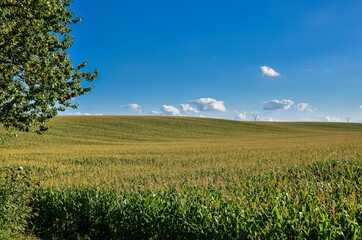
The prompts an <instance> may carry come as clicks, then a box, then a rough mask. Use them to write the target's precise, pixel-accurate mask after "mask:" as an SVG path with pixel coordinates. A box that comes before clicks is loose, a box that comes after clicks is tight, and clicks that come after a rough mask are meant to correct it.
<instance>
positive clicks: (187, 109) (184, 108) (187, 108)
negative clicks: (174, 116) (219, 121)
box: [180, 103, 200, 113]
mask: <svg viewBox="0 0 362 240" xmlns="http://www.w3.org/2000/svg"><path fill="white" fill-rule="evenodd" d="M180 105H181V108H182V111H184V112H194V113H198V112H200V111H199V110H197V109H196V108H193V107H191V106H190V104H187V103H186V104H180Z"/></svg>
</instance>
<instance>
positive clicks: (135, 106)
mask: <svg viewBox="0 0 362 240" xmlns="http://www.w3.org/2000/svg"><path fill="white" fill-rule="evenodd" d="M120 107H121V108H127V109H131V110H132V111H136V112H138V113H141V112H142V110H141V106H140V105H138V104H136V103H131V104H128V105H121V106H120Z"/></svg>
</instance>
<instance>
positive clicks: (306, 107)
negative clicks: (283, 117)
mask: <svg viewBox="0 0 362 240" xmlns="http://www.w3.org/2000/svg"><path fill="white" fill-rule="evenodd" d="M295 107H296V108H297V109H298V111H305V112H315V111H316V109H313V108H312V106H311V105H309V103H298V104H297V106H295Z"/></svg>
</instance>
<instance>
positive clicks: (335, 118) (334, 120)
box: [321, 116, 341, 122]
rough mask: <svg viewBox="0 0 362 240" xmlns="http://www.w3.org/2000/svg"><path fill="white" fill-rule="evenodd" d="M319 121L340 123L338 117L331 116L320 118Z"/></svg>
mask: <svg viewBox="0 0 362 240" xmlns="http://www.w3.org/2000/svg"><path fill="white" fill-rule="evenodd" d="M321 120H322V121H327V122H340V121H341V119H340V118H339V117H332V116H322V117H321Z"/></svg>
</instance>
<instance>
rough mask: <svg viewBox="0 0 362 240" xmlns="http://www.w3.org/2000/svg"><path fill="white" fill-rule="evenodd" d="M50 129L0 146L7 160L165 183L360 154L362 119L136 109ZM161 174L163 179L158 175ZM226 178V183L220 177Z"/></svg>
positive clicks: (37, 171)
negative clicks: (261, 118)
mask: <svg viewBox="0 0 362 240" xmlns="http://www.w3.org/2000/svg"><path fill="white" fill-rule="evenodd" d="M50 126H51V129H50V131H49V132H47V133H46V134H45V135H42V136H38V135H36V134H31V133H27V134H19V137H18V138H10V139H9V140H8V142H6V144H3V145H2V146H1V147H0V159H1V165H3V166H4V165H7V164H12V165H21V166H24V167H25V166H26V167H29V168H30V169H31V170H32V173H33V174H34V175H36V177H39V179H41V180H42V181H43V182H44V184H45V185H48V186H59V185H62V184H74V185H84V184H86V185H99V184H112V185H114V184H116V185H117V186H119V188H137V189H138V188H153V187H157V188H163V187H164V186H165V185H172V184H178V183H179V182H180V181H183V179H184V178H185V177H186V178H187V179H188V181H189V182H190V183H192V184H208V183H209V181H214V179H210V178H205V177H200V172H207V171H218V170H219V169H224V170H225V171H231V172H232V171H234V170H236V169H255V170H256V171H263V170H264V169H265V168H268V169H270V168H274V167H277V168H278V167H283V166H294V165H296V164H306V163H312V162H315V161H326V160H329V159H331V158H335V157H338V158H346V159H357V158H358V157H359V155H358V153H361V147H362V124H354V123H349V124H347V123H276V122H240V121H229V120H220V119H203V118H183V117H147V116H146V117H133V116H128V117H125V116H100V117H98V116H88V117H87V116H79V117H78V116H77V117H76V116H64V117H57V118H56V119H54V120H52V121H51V123H50ZM155 178H156V179H157V182H155V181H154V179H155ZM220 184H222V183H220Z"/></svg>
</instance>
